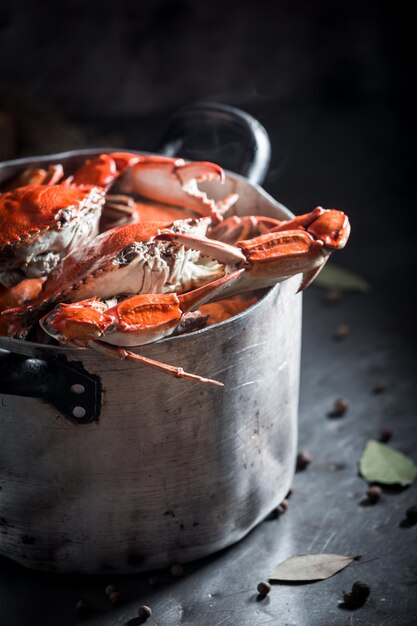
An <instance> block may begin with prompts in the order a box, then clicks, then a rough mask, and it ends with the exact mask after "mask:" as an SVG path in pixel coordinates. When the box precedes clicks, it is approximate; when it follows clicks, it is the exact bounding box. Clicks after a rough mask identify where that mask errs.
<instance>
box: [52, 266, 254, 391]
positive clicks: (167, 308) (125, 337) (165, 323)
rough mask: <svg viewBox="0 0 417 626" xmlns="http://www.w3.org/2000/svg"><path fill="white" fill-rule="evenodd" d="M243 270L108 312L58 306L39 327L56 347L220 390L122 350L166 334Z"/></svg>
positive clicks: (92, 306)
mask: <svg viewBox="0 0 417 626" xmlns="http://www.w3.org/2000/svg"><path fill="white" fill-rule="evenodd" d="M243 272H244V270H243V269H240V270H236V271H235V272H232V273H230V274H227V275H225V276H222V277H221V278H219V279H218V280H216V281H213V282H212V283H208V284H206V285H203V286H202V287H199V288H198V289H195V290H194V291H190V292H188V293H186V294H183V295H180V296H177V295H176V294H146V295H140V296H133V297H131V298H127V299H126V300H123V301H122V302H120V303H119V304H117V305H116V306H114V307H111V308H109V309H107V306H106V304H105V303H104V302H103V301H101V300H99V299H97V298H90V299H89V300H84V301H81V302H75V303H73V304H59V305H58V306H56V307H55V309H54V310H53V311H52V312H51V313H48V314H47V315H45V316H44V317H43V318H42V319H41V320H40V324H41V326H42V328H43V329H44V330H45V332H47V333H48V334H49V335H51V336H52V337H53V338H54V339H57V340H58V341H60V342H61V343H67V344H70V345H73V346H77V347H90V348H93V349H94V350H97V351H99V352H101V353H102V354H105V355H107V356H111V357H115V358H118V359H123V360H125V359H127V360H129V361H135V362H138V363H141V364H142V365H146V366H148V367H153V368H155V369H158V370H160V371H164V372H166V373H167V374H170V375H171V376H174V377H176V378H188V379H190V380H198V381H200V382H203V383H209V384H213V385H219V386H222V383H219V382H218V381H214V380H211V379H210V378H204V377H202V376H198V375H196V374H189V373H188V372H185V371H184V370H183V369H182V368H181V367H175V366H172V365H167V364H166V363H161V362H159V361H155V360H153V359H149V358H147V357H144V356H142V355H138V354H136V353H135V352H131V351H130V350H126V349H125V347H126V346H132V347H133V346H140V345H144V344H147V343H153V342H155V341H158V340H159V339H162V338H164V337H167V336H169V335H171V334H172V333H173V332H174V331H175V329H176V328H177V327H178V325H179V324H180V323H181V322H183V321H184V319H186V317H187V314H188V313H190V312H191V311H193V310H195V309H197V308H198V307H199V306H200V305H202V304H204V303H205V302H207V301H208V300H209V299H211V298H212V297H214V296H215V295H216V296H219V295H220V294H221V293H223V291H224V290H225V289H227V287H228V286H229V285H230V284H231V283H233V282H234V281H235V280H237V279H238V278H239V277H240V275H241V274H242V273H243ZM107 344H112V345H110V346H109V345H107Z"/></svg>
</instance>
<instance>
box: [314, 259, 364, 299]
mask: <svg viewBox="0 0 417 626" xmlns="http://www.w3.org/2000/svg"><path fill="white" fill-rule="evenodd" d="M313 285H316V287H322V288H323V289H332V290H333V289H335V290H337V291H345V292H359V293H368V291H369V289H370V286H369V283H368V282H367V281H366V280H365V279H364V278H362V277H361V276H358V275H357V274H354V273H353V272H349V271H348V270H345V269H343V267H339V266H338V265H334V264H333V263H327V264H326V265H325V266H324V267H323V269H322V270H321V272H320V274H319V275H318V276H317V278H316V279H315V280H314V283H313Z"/></svg>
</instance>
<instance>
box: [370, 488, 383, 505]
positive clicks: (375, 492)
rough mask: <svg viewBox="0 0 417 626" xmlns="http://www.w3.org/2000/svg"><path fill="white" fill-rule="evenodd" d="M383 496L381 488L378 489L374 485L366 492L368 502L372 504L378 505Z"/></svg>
mask: <svg viewBox="0 0 417 626" xmlns="http://www.w3.org/2000/svg"><path fill="white" fill-rule="evenodd" d="M381 494H382V489H381V487H378V486H377V485H373V486H372V487H369V489H368V491H367V492H366V495H367V497H368V502H369V503H370V504H376V503H377V502H379V500H380V498H381Z"/></svg>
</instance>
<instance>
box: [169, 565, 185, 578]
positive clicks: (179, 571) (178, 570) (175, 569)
mask: <svg viewBox="0 0 417 626" xmlns="http://www.w3.org/2000/svg"><path fill="white" fill-rule="evenodd" d="M171 574H172V575H173V576H177V577H179V576H182V575H183V574H184V568H183V566H182V565H180V564H179V563H174V564H173V565H171Z"/></svg>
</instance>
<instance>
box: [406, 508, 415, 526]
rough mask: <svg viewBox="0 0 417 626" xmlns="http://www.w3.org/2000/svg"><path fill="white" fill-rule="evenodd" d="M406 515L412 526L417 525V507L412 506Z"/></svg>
mask: <svg viewBox="0 0 417 626" xmlns="http://www.w3.org/2000/svg"><path fill="white" fill-rule="evenodd" d="M405 515H406V517H407V521H408V522H409V523H410V524H413V525H414V524H417V506H410V507H409V508H408V509H407V510H406V512H405Z"/></svg>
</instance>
